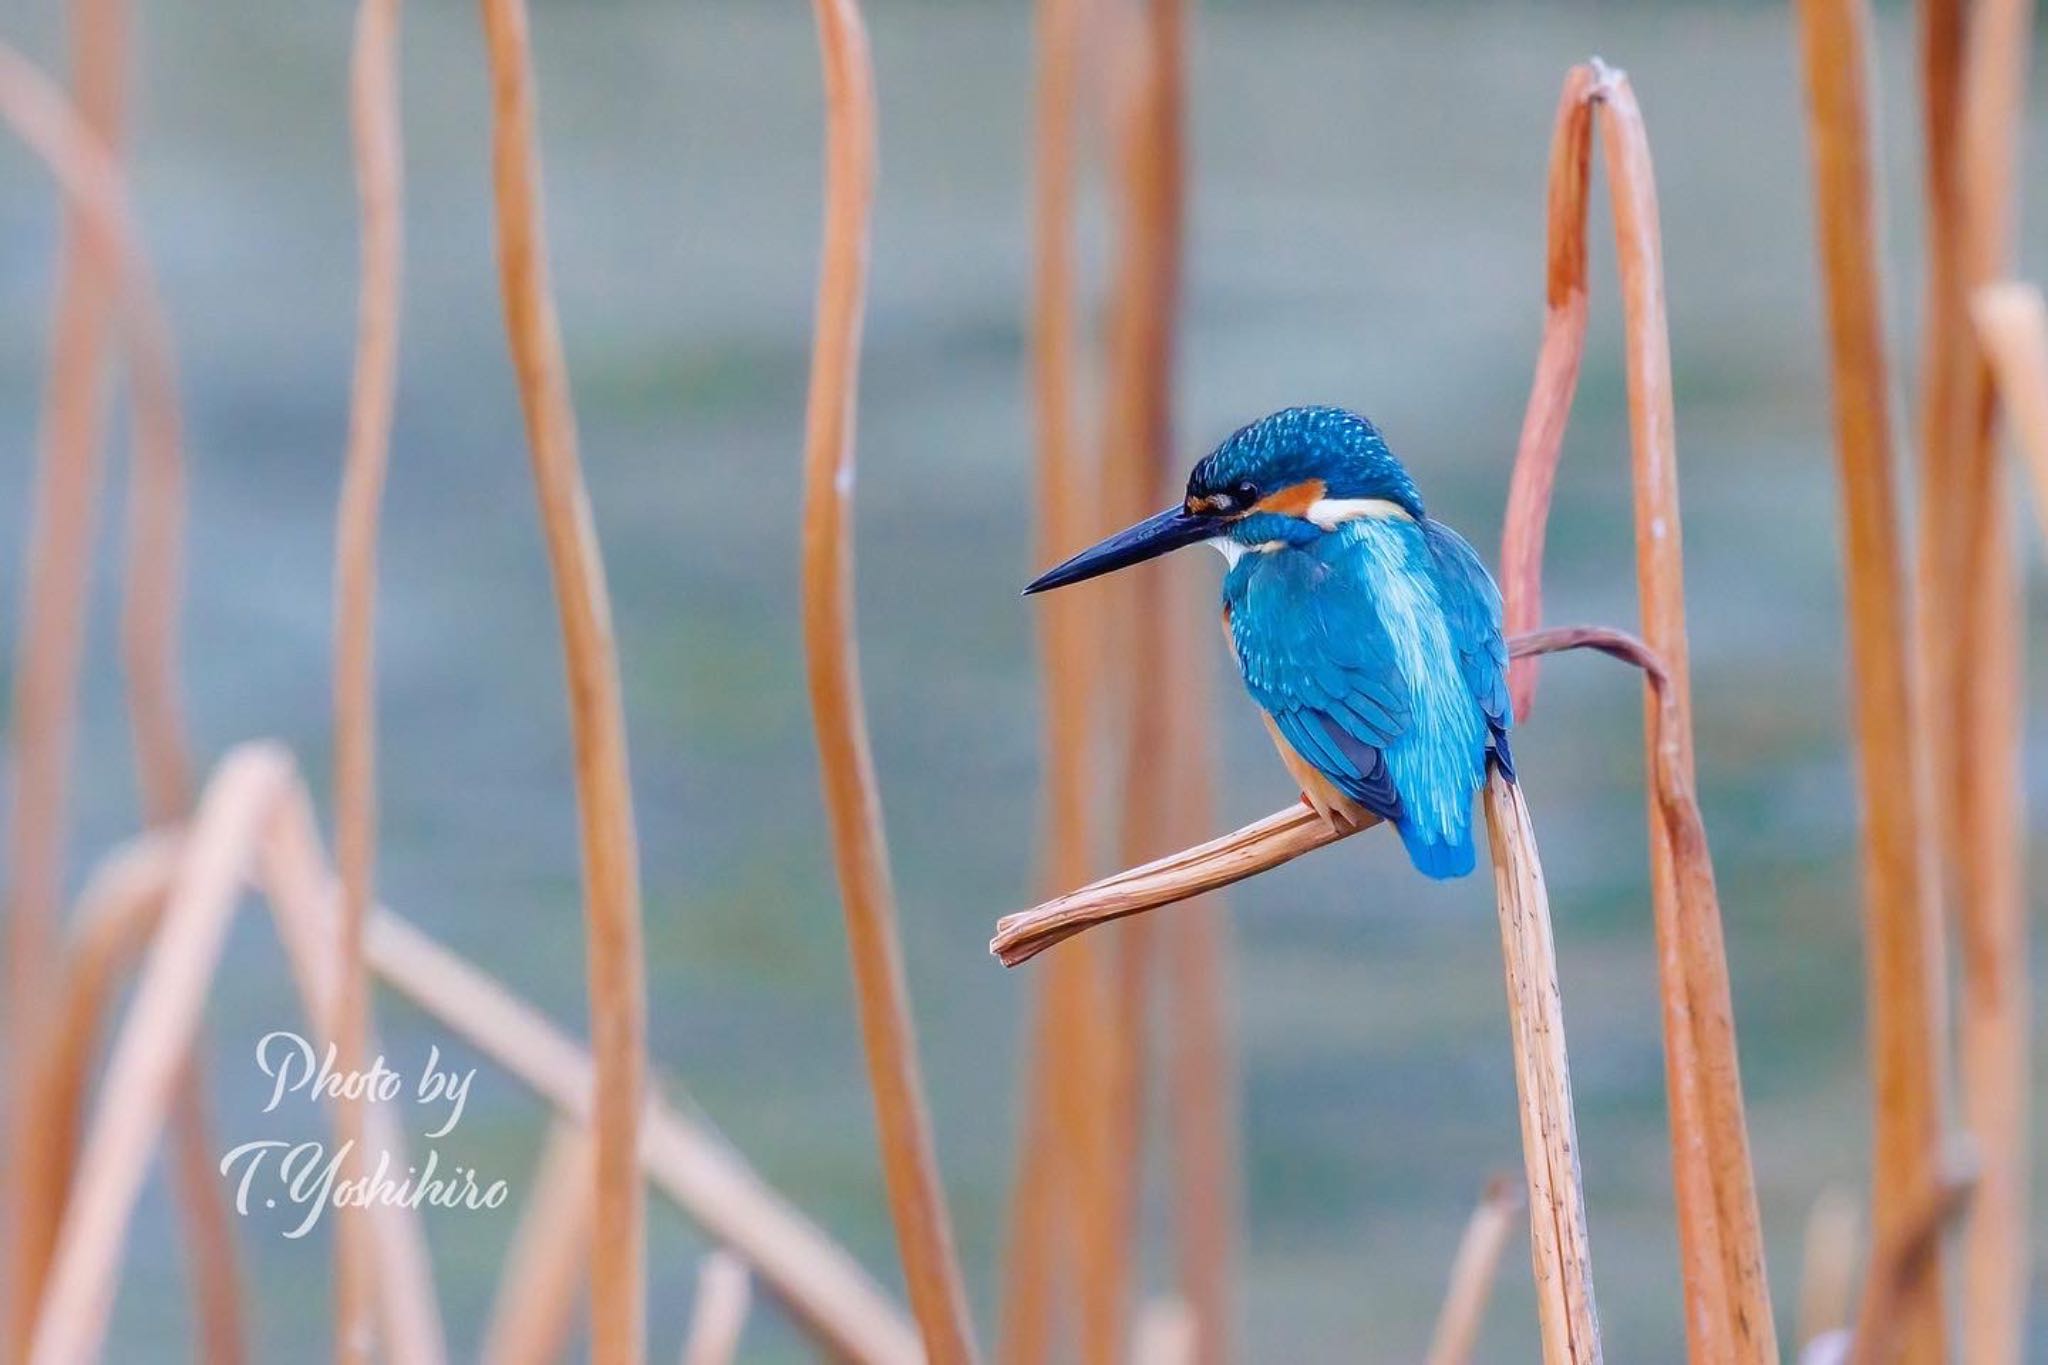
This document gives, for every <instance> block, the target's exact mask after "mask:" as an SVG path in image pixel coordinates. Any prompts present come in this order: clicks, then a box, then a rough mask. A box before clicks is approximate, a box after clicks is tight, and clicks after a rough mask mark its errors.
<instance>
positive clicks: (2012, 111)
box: [1944, 0, 2033, 1365]
mask: <svg viewBox="0 0 2048 1365" xmlns="http://www.w3.org/2000/svg"><path fill="white" fill-rule="evenodd" d="M1968 23H1969V29H1968V34H1967V39H1968V45H1967V48H1966V52H1965V66H1964V73H1963V84H1962V95H1961V98H1962V107H1961V111H1960V124H1961V127H1960V130H1959V131H1960V138H1961V144H1960V149H1961V155H1960V165H1959V170H1960V177H1961V186H1962V199H1963V207H1964V214H1965V217H1964V227H1965V234H1964V247H1965V255H1964V259H1963V265H1962V272H1961V273H1962V285H1963V287H1964V288H1966V289H1968V290H1971V291H1975V290H1977V289H1980V288H1982V287H1984V286H1987V285H1989V284H1991V283H1992V282H1993V281H1994V280H1996V279H1997V278H1998V277H1999V276H2000V275H2002V274H2003V273H2004V271H2005V268H2006V263H2007V261H2008V260H2009V259H2010V257H2011V254H2012V248H2011V239H2012V235H2013V220H2014V218H2015V208H2016V196H2015V193H2014V168H2015V165H2016V162H2017V157H2018V143H2019V137H2020V128H2021V117H2022V114H2023V105H2024V103H2025V93H2026V81H2027V63H2028V53H2029V52H2030V51H2031V49H2032V47H2033V33H2032V29H2033V3H2032V0H1984V3H1981V4H1976V5H1973V6H1971V7H1970V9H1969V18H1968ZM1973 339H1974V338H1973V334H1972V333H1971V332H1970V331H1968V330H1967V329H1961V335H1960V336H1958V337H1957V342H1958V344H1957V347H1956V354H1957V356H1958V358H1959V364H1960V365H1961V366H1962V367H1964V372H1963V374H1962V376H1961V383H1960V394H1959V398H1960V401H1961V403H1962V405H1963V411H1962V413H1961V414H1960V420H1961V421H1962V422H1963V423H1965V425H1964V427H1963V429H1962V431H1961V433H1960V437H1959V447H1958V453H1959V454H1960V456H1961V459H1960V461H1959V468H1958V471H1957V473H1958V475H1959V477H1958V478H1956V479H1954V480H1951V481H1950V482H1949V484H1948V496H1947V497H1946V498H1945V499H1944V501H1945V502H1947V503H1949V504H1951V505H1954V506H1957V507H1958V509H1959V518H1958V519H1959V521H1960V523H1961V525H1960V529H1959V537H1960V544H1961V554H1960V556H1959V563H1960V566H1961V568H1962V570H1963V572H1964V574H1965V577H1964V579H1963V580H1962V584H1961V586H1962V587H1963V589H1964V591H1963V592H1962V594H1961V596H1960V598H1959V599H1958V600H1957V602H1955V603H1954V605H1955V606H1956V607H1957V608H1958V610H1957V611H1956V614H1955V616H1954V617H1953V618H1952V620H1953V622H1954V626H1955V629H1956V632H1957V638H1956V641H1955V650H1956V653H1955V657H1956V658H1957V659H1958V660H1966V661H1967V667H1961V666H1959V667H1958V669H1957V673H1958V677H1957V679H1956V681H1955V684H1954V685H1955V687H1956V690H1957V693H1958V696H1957V701H1958V702H1959V704H1960V708H1961V709H1960V710H1959V712H1958V713H1957V716H1956V718H1957V720H1958V722H1959V725H1958V728H1957V729H1956V730H1955V731H1954V732H1953V734H1954V738H1955V740H1956V742H1955V743H1953V744H1951V745H1948V746H1944V748H1946V749H1949V750H1951V751H1953V752H1955V753H1957V754H1958V755H1959V758H1960V762H1959V771H1958V774H1957V775H1958V778H1959V781H1958V783H1957V786H1956V791H1957V796H1958V811H1957V825H1958V843H1957V846H1956V852H1957V854H1958V855H1959V867H1958V875H1957V877H1956V879H1955V888H1956V891H1957V900H1956V911H1957V921H1956V922H1957V925H1958V927H1959V929H1960V941H1961V946H1962V963H1961V966H1962V970H1961V973H1960V986H1961V989H1960V991H1959V997H1960V998H1959V1008H1958V1010H1957V1031H1958V1044H1959V1047H1958V1057H1959V1063H1960V1065H1959V1067H1958V1079H1959V1081H1960V1089H1961V1102H1962V1103H1961V1109H1962V1116H1963V1120H1964V1122H1965V1123H1966V1124H1967V1126H1968V1128H1969V1131H1970V1133H1971V1135H1972V1137H1973V1139H1974V1140H1975V1142H1976V1145H1977V1153H1978V1159H1979V1163H1980V1170H1979V1175H1978V1197H1977V1198H1976V1199H1975V1200H1974V1201H1973V1202H1972V1206H1971V1214H1970V1218H1969V1221H1968V1222H1967V1224H1966V1225H1965V1226H1964V1231H1963V1284H1962V1341H1963V1349H1964V1351H1965V1352H1966V1353H1967V1358H1968V1359H1970V1360H1972V1361H1976V1362H1983V1365H2008V1362H2014V1361H2017V1360H2019V1359H2020V1358H2021V1356H2022V1354H2023V1350H2024V1341H2025V1336H2026V1315H2027V1285H2028V1278H2029V1266H2030V1248H2029V1242H2028V1237H2027V1223H2028V1220H2027V1205H2028V1197H2027V1196H2028V1181H2027V1171H2028V1165H2029V1154H2028V1123H2027V1094H2028V1089H2029V1087H2028V1074H2029V1062H2028V1029H2029V1024H2030V1019H2031V995H2032V992H2031V983H2030V981H2029V977H2028V952H2027V923H2026V916H2027V908H2026V894H2025V857H2026V852H2025V845H2024V840H2023V829H2024V824H2025V814H2024V811H2023V809H2022V807H2023V798H2022V787H2023V778H2022V773H2021V766H2020V765H2021V756H2022V754H2023V753H2024V751H2025V721H2024V713H2023V709H2022V708H2023V704H2022V697H2021V690H2022V689H2021V677H2020V673H2021V637H2020V632H2021V630H2022V621H2021V605H2022V604H2021V598H2020V584H2019V576H2018V559H2017V556H2016V555H2015V554H2014V546H2013V535H2014V528H2013V517H2012V510H2011V506H2010V499H2009V498H2008V496H2007V490H2008V489H2009V488H2010V486H2011V484H2010V480H2009V479H2008V478H2007V477H2006V475H2005V470H2004V468H2003V466H2002V465H2001V464H2000V462H1999V461H1998V460H1997V459H1996V458H1995V456H1996V450H1995V438H1994V431H1993V422H1992V394H1991V387H1990V383H1989V375H1988V373H1987V371H1986V369H1985V356H1984V353H1983V351H1982V350H1981V349H1979V348H1978V347H1976V346H1973V345H1971V344H1970V342H1971V341H1972V340H1973Z"/></svg>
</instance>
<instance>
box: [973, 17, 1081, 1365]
mask: <svg viewBox="0 0 2048 1365" xmlns="http://www.w3.org/2000/svg"><path fill="white" fill-rule="evenodd" d="M1037 15H1038V20H1037V22H1038V33H1037V47H1038V64H1039V70H1038V80H1037V90H1036V94H1035V96H1034V120H1035V131H1034V135H1033V146H1034V158H1035V163H1034V167H1033V194H1032V252H1033V260H1034V268H1033V279H1032V293H1031V319H1030V328H1031V354H1030V365H1031V385H1032V418H1033V422H1034V423H1035V427H1036V431H1035V434H1036V438H1037V451H1038V456H1037V469H1036V485H1037V496H1036V497H1035V498H1034V499H1033V506H1034V508H1035V510H1036V512H1037V532H1038V534H1037V538H1036V543H1037V546H1038V559H1039V560H1040V561H1041V562H1045V563H1050V562H1053V561H1054V560H1056V559H1058V558H1059V557H1060V556H1062V555H1064V554H1067V553H1070V552H1071V547H1072V546H1075V545H1079V544H1082V543H1083V542H1084V541H1085V540H1086V539H1087V532H1088V531H1089V530H1091V529H1092V526H1091V525H1090V524H1089V522H1088V520H1087V518H1085V517H1084V516H1083V515H1082V502H1083V498H1082V488H1083V485H1084V482H1085V480H1086V472H1085V471H1084V469H1083V461H1082V457H1081V452H1080V451H1079V450H1078V448H1077V442H1076V440H1075V434H1074V410H1075V405H1076V395H1075V388H1076V381H1077V378H1078V371H1079V356H1078V352H1079V349H1080V345H1079V328H1078V323H1077V316H1076V314H1077V311H1078V310H1077V298H1076V284H1075V261H1074V238H1073V233H1074V196H1075V158H1074V150H1075V127H1074V112H1075V109H1076V106H1077V103H1078V101H1077V98H1076V85H1077V76H1078V67H1079V60H1080V52H1081V41H1082V38H1083V33H1084V25H1083V22H1082V20H1083V15H1082V5H1081V3H1080V0H1040V3H1039V5H1038V7H1037ZM1055 598H1056V599H1057V598H1064V600H1048V601H1047V602H1046V604H1045V609H1044V610H1043V611H1042V612H1040V613H1039V614H1038V622H1039V632H1040V634H1039V650H1040V668H1039V673H1040V676H1041V677H1042V678H1043V679H1044V686H1045V700H1044V706H1045V729H1044V734H1043V738H1042V747H1043V752H1044V754H1045V772H1046V776H1045V803H1046V804H1045V815H1044V821H1045V824H1044V833H1043V835H1042V838H1043V840H1044V853H1043V859H1044V868H1045V880H1046V882H1047V883H1049V884H1050V885H1051V886H1053V887H1059V886H1071V885H1073V884H1075V883H1076V882H1079V881H1082V880H1084V879H1085V878H1086V877H1087V873H1088V867H1089V863H1090V856H1089V854H1090V836H1089V830H1090V824H1091V821H1090V813H1089V812H1090V802H1089V783H1090V778H1091V773H1090V765H1089V761H1088V753H1089V747H1090V745H1089V713H1090V698H1089V694H1088V688H1087V680H1088V679H1089V678H1090V677H1092V676H1093V675H1094V670H1093V669H1092V668H1091V667H1090V666H1089V663H1088V660H1089V658H1090V646H1091V644H1092V643H1093V637H1094V635H1095V633H1096V631H1097V630H1098V626H1097V624H1096V622H1095V619H1094V617H1095V598H1094V597H1093V596H1092V595H1090V594H1087V593H1074V594H1055ZM1101 979H1102V964H1101V962H1100V961H1099V959H1098V956H1097V954H1096V952H1095V950H1094V948H1093V947H1092V945H1091V946H1088V947H1084V948H1083V949H1082V950H1080V951H1078V952H1075V953H1069V954H1062V955H1061V956H1060V957H1059V958H1058V959H1056V960H1055V961H1054V962H1053V963H1052V964H1051V966H1050V968H1049V970H1048V971H1047V972H1046V975H1045V977H1044V979H1043V980H1042V981H1041V982H1040V983H1039V984H1038V991H1037V995H1036V998H1035V1001H1034V1009H1033V1018H1032V1023H1031V1043H1030V1058H1031V1060H1030V1063H1029V1068H1028V1070H1027V1072H1026V1081H1025V1087H1024V1094H1023V1120H1022V1125H1021V1131H1020V1133H1019V1142H1018V1147H1017V1170H1016V1175H1015V1178H1014V1179H1013V1180H1012V1182H1011V1187H1010V1209H1009V1235H1008V1243H1007V1245H1006V1247H1005V1250H1004V1264H1003V1294H1002V1298H1001V1317H1000V1322H999V1324H998V1329H997V1330H998V1333H999V1337H998V1345H997V1356H998V1358H999V1359H1000V1360H1002V1361H1004V1362H1006V1365H1036V1362H1040V1361H1044V1360H1045V1359H1047V1357H1048V1355H1049V1353H1050V1351H1051V1348H1052V1333H1053V1327H1054V1322H1053V1308H1054V1300H1055V1294H1056V1289H1055V1284H1054V1273H1055V1269H1056V1260H1055V1255H1056V1251H1057V1249H1058V1245H1057V1244H1058V1240H1059V1236H1060V1231H1061V1224H1060V1219H1059V1211H1060V1209H1061V1207H1062V1205H1063V1202H1064V1203H1065V1204H1066V1205H1068V1206H1071V1207H1072V1208H1074V1209H1075V1210H1076V1211H1077V1213H1078V1212H1079V1211H1080V1210H1082V1209H1085V1208H1090V1207H1093V1208H1104V1207H1107V1202H1108V1201H1107V1199H1106V1198H1105V1197H1104V1196H1103V1195H1102V1194H1101V1193H1100V1190H1099V1186H1098V1185H1094V1184H1091V1180H1099V1178H1100V1175H1101V1170H1100V1163H1099V1162H1098V1161H1096V1160H1094V1159H1093V1155H1092V1151H1091V1148H1090V1145H1089V1144H1088V1143H1087V1142H1086V1140H1085V1135H1086V1133H1087V1131H1088V1126H1089V1125H1088V1124H1087V1123H1086V1122H1084V1123H1082V1124H1081V1125H1080V1126H1079V1130H1078V1131H1077V1130H1076V1127H1075V1126H1074V1125H1071V1124H1068V1123H1064V1122H1062V1121H1061V1111H1062V1110H1064V1109H1068V1108H1072V1107H1075V1106H1073V1104H1072V1103H1071V1096H1070V1094H1069V1093H1065V1092H1071V1091H1073V1090H1074V1089H1075V1088H1076V1087H1081V1088H1082V1089H1083V1091H1084V1094H1083V1095H1082V1101H1083V1102H1082V1104H1081V1105H1080V1106H1079V1107H1080V1108H1082V1109H1083V1110H1092V1109H1093V1107H1094V1106H1093V1105H1092V1104H1091V1103H1088V1102H1087V1101H1088V1095H1087V1093H1085V1092H1086V1091H1087V1090H1089V1089H1090V1087H1086V1086H1085V1085H1084V1084H1083V1078H1082V1077H1081V1076H1079V1075H1078V1074H1076V1073H1078V1072H1079V1071H1080V1069H1081V1068H1079V1067H1078V1066H1075V1065H1073V1064H1072V1062H1071V1061H1070V1060H1063V1059H1073V1058H1076V1057H1087V1056H1090V1055H1093V1052H1094V1050H1093V1049H1091V1048H1089V1047H1087V1046H1085V1045H1084V1046H1080V1047H1063V1046H1062V1045H1061V1043H1062V1039H1063V1037H1064V1036H1065V1035H1068V1034H1072V1033H1076V1032H1078V1033H1079V1034H1080V1035H1081V1036H1082V1037H1083V1038H1091V1037H1096V1036H1099V1035H1100V1025H1099V1022H1098V1020H1097V1018H1096V1015H1097V1013H1098V1012H1099V1008H1100V1004H1101V991H1100V988H1099V987H1100V982H1101ZM1095 1146H1096V1147H1097V1148H1099V1146H1100V1144H1095ZM1076 1221H1077V1220H1076Z"/></svg>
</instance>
